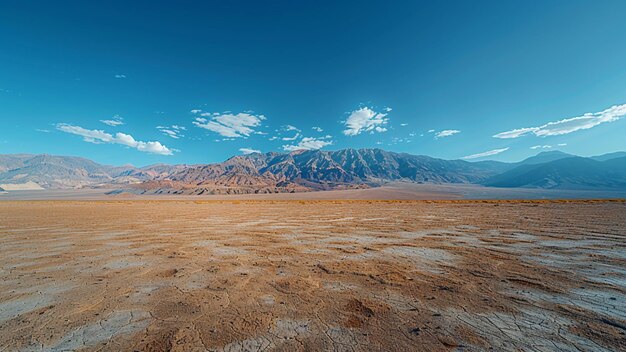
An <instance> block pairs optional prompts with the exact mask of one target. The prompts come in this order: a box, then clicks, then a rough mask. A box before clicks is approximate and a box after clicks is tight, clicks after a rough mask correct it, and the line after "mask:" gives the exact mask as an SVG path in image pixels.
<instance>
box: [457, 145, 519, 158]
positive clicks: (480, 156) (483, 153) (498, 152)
mask: <svg viewBox="0 0 626 352" xmlns="http://www.w3.org/2000/svg"><path fill="white" fill-rule="evenodd" d="M507 150H509V147H506V148H502V149H494V150H490V151H487V152H482V153H478V154H472V155H468V156H464V157H462V158H461V159H477V158H482V157H485V156H491V155H496V154H500V153H502V152H506V151H507Z"/></svg>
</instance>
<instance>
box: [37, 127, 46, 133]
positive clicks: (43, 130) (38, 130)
mask: <svg viewBox="0 0 626 352" xmlns="http://www.w3.org/2000/svg"><path fill="white" fill-rule="evenodd" d="M35 131H37V132H43V133H50V130H46V129H43V128H35Z"/></svg>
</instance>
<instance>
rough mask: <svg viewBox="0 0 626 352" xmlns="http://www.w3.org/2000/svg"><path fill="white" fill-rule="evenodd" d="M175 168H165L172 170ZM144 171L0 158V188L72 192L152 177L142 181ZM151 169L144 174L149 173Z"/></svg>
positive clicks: (81, 161)
mask: <svg viewBox="0 0 626 352" xmlns="http://www.w3.org/2000/svg"><path fill="white" fill-rule="evenodd" d="M175 167H176V166H168V168H172V169H173V168H175ZM143 170H144V169H137V168H135V167H133V166H107V165H101V164H98V163H96V162H93V161H91V160H89V159H85V158H80V157H73V156H57V155H48V154H39V155H31V154H14V155H0V184H14V185H18V184H27V183H28V182H34V183H36V184H38V185H40V186H41V187H44V188H76V187H85V186H94V185H98V184H110V183H138V182H142V181H144V180H147V179H152V178H153V177H154V176H158V175H162V174H163V173H162V172H161V173H158V172H157V173H155V174H154V176H145V177H142V175H141V172H142V171H143ZM151 170H152V169H151V167H147V168H146V169H145V172H147V173H150V172H151Z"/></svg>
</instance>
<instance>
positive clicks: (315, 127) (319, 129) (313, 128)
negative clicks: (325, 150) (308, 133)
mask: <svg viewBox="0 0 626 352" xmlns="http://www.w3.org/2000/svg"><path fill="white" fill-rule="evenodd" d="M311 129H312V130H313V131H316V132H324V130H323V129H322V128H321V127H317V126H313V127H311Z"/></svg>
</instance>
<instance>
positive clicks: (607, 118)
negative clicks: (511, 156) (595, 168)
mask: <svg viewBox="0 0 626 352" xmlns="http://www.w3.org/2000/svg"><path fill="white" fill-rule="evenodd" d="M624 115H626V104H623V105H614V106H612V107H610V108H608V109H606V110H604V111H600V112H596V113H586V114H584V115H582V116H577V117H572V118H568V119H563V120H559V121H555V122H548V123H546V124H545V125H541V126H539V127H525V128H517V129H514V130H510V131H505V132H501V133H498V134H496V135H494V137H495V138H518V137H521V136H524V135H527V134H530V133H532V134H534V135H535V136H538V137H546V136H558V135H562V134H568V133H572V132H576V131H579V130H586V129H589V128H592V127H595V126H598V125H599V124H602V123H605V122H613V121H617V120H619V119H620V118H621V117H622V116H624Z"/></svg>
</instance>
